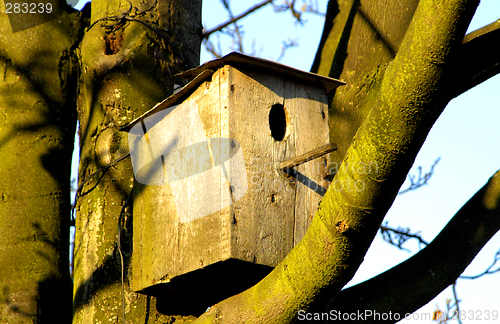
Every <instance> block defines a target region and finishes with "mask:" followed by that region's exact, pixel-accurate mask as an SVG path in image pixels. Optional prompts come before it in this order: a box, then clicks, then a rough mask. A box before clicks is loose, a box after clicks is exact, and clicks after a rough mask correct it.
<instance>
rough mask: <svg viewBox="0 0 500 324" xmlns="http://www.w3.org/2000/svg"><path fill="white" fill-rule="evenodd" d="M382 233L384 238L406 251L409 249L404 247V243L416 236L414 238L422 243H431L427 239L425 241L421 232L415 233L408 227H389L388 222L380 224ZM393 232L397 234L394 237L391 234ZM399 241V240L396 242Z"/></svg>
mask: <svg viewBox="0 0 500 324" xmlns="http://www.w3.org/2000/svg"><path fill="white" fill-rule="evenodd" d="M379 228H380V233H381V234H382V238H383V239H384V240H385V241H386V242H388V243H390V244H392V245H394V246H397V247H398V248H399V249H401V250H405V251H408V252H409V250H408V249H406V248H404V247H403V244H404V243H405V242H406V241H408V239H410V238H414V239H417V240H418V242H419V244H421V245H425V246H427V245H429V243H428V242H427V241H425V240H424V239H423V238H422V236H420V235H419V234H413V233H411V232H410V229H409V228H406V229H403V228H401V227H398V228H397V229H396V228H392V227H389V226H388V225H387V223H386V225H380V227H379ZM391 233H393V234H395V236H394V237H393V236H392V235H391ZM395 241H397V242H395Z"/></svg>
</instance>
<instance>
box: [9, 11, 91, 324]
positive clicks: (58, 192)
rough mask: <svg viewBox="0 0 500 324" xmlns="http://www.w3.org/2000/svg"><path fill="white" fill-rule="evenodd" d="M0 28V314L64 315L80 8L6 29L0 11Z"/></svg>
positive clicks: (15, 318) (14, 318) (37, 319)
mask: <svg viewBox="0 0 500 324" xmlns="http://www.w3.org/2000/svg"><path fill="white" fill-rule="evenodd" d="M2 7H3V5H2ZM64 7H66V3H65V2H64ZM53 9H54V10H56V9H57V8H53ZM2 10H4V9H2ZM0 30H1V31H0V179H1V180H0V237H1V240H0V264H1V266H0V286H1V287H0V289H1V291H0V321H1V322H2V323H56V322H57V323H61V322H65V323H69V322H70V321H71V291H72V286H71V279H70V275H69V257H68V242H69V221H70V208H71V204H70V167H71V156H72V153H73V140H74V132H75V127H76V104H75V93H76V87H75V85H76V80H77V73H76V72H77V66H78V65H77V59H76V56H74V54H73V51H74V48H75V46H76V45H77V44H78V41H79V38H80V35H79V34H80V33H81V32H82V29H81V23H80V14H79V13H78V12H73V13H67V12H63V13H62V14H61V15H60V16H59V17H58V18H56V19H54V20H52V21H49V22H47V23H44V24H41V25H39V26H35V27H33V28H29V29H25V30H22V31H19V32H16V33H13V32H12V30H11V26H10V24H9V18H8V16H7V14H5V11H4V12H2V13H0ZM48 40H50V41H48Z"/></svg>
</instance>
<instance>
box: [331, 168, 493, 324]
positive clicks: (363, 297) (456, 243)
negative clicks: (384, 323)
mask: <svg viewBox="0 0 500 324" xmlns="http://www.w3.org/2000/svg"><path fill="white" fill-rule="evenodd" d="M499 214H500V171H498V172H497V173H496V174H495V175H494V176H493V177H492V178H491V179H490V180H489V181H488V183H487V184H486V185H485V186H484V187H483V188H481V189H480V190H479V191H478V192H477V193H476V194H475V195H474V196H473V197H472V198H471V199H470V200H469V201H468V202H467V203H466V204H465V205H464V206H463V207H462V208H461V209H460V210H459V211H458V212H457V214H456V215H455V216H454V217H453V218H452V220H451V221H450V222H449V223H448V224H447V225H446V227H445V228H444V229H443V230H442V231H441V233H440V234H439V235H438V236H437V237H436V238H435V239H434V240H433V241H432V242H431V243H430V244H429V245H428V246H427V247H426V248H424V249H422V250H421V251H420V252H418V253H417V254H415V255H414V256H412V257H411V258H410V259H408V260H406V261H405V262H403V263H401V264H399V265H397V266H396V267H394V268H392V269H390V270H388V271H386V272H384V273H382V274H380V275H378V276H376V277H374V278H372V279H370V280H368V281H365V282H363V283H361V284H359V285H356V286H353V287H351V288H347V289H345V290H343V291H342V292H340V294H339V295H338V297H337V298H336V300H334V301H333V303H332V305H331V306H330V308H329V309H335V310H338V311H341V312H343V313H344V312H352V311H356V310H357V309H359V310H363V309H373V310H376V311H377V312H380V313H384V312H389V311H391V312H392V313H393V314H394V313H400V314H403V317H404V314H405V313H411V312H414V311H415V310H417V309H418V308H419V307H421V306H423V305H425V304H426V303H427V302H429V301H430V300H432V298H434V297H435V296H436V295H438V294H439V293H440V292H441V291H443V290H444V289H445V288H446V287H448V286H449V285H451V284H452V283H453V282H454V281H455V280H456V279H457V278H458V277H459V276H460V274H461V273H462V272H463V271H464V269H465V268H466V267H467V266H468V265H469V263H470V262H471V261H472V260H473V259H474V257H475V256H476V255H477V253H479V251H480V250H481V248H482V247H483V246H484V245H485V244H486V243H487V242H488V241H489V239H490V238H491V237H492V236H493V235H495V233H496V232H497V231H498V230H499V229H500V222H498V216H499ZM471 242H473V244H472V243H471ZM497 258H498V256H495V259H497ZM408 278H412V280H408ZM415 282H418V283H419V287H420V288H419V289H418V291H415V290H413V293H412V294H408V291H409V290H410V289H414V283H415ZM412 287H413V288H412ZM387 291H390V292H391V293H390V294H388V295H387V294H386V292H387Z"/></svg>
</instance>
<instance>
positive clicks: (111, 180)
mask: <svg viewBox="0 0 500 324" xmlns="http://www.w3.org/2000/svg"><path fill="white" fill-rule="evenodd" d="M132 6H133V7H132V9H131V10H130V12H127V10H128V9H129V7H130V4H129V3H128V2H126V1H118V0H114V1H97V0H96V1H93V2H92V17H91V27H90V29H88V30H87V32H86V34H85V36H84V38H83V41H82V45H81V53H82V54H81V70H82V74H81V80H80V84H81V86H80V93H79V98H78V109H79V116H78V117H79V121H80V129H79V135H80V145H81V153H80V173H79V178H80V179H84V178H86V177H87V176H89V175H90V174H92V173H94V172H96V171H98V170H101V169H102V168H103V167H104V166H106V165H107V164H109V163H110V162H111V161H113V160H115V159H116V158H118V157H120V156H123V155H125V154H126V153H127V151H126V150H124V148H125V149H126V148H128V141H127V133H126V132H119V131H118V129H119V128H120V127H121V126H124V125H126V124H128V123H129V122H130V121H132V120H133V119H134V118H136V117H138V116H140V115H141V114H142V113H144V112H145V111H147V110H149V109H150V108H152V107H153V106H154V105H155V103H157V102H159V101H161V100H163V99H164V98H166V97H167V96H168V95H169V94H171V93H172V90H173V86H174V84H173V79H174V74H175V73H178V72H180V71H182V70H185V69H187V68H191V67H195V66H197V65H198V64H199V49H200V45H201V0H191V1H174V0H172V1H162V2H157V1H152V0H150V1H132ZM124 12H126V13H127V16H126V19H123V20H120V21H117V20H116V19H114V20H113V19H109V20H102V21H97V20H98V19H101V18H103V17H108V16H114V15H120V14H121V13H124ZM141 22H142V23H141ZM94 23H95V24H94ZM113 24H115V25H114V26H112V27H106V25H113ZM82 185H83V186H82ZM80 186H82V190H81V191H80V197H79V199H78V204H77V215H78V217H77V222H76V238H75V284H74V287H75V290H74V308H75V315H74V319H73V321H74V323H96V322H103V323H104V322H106V323H108V322H109V321H112V322H114V323H117V322H121V321H122V320H123V316H124V315H125V318H126V321H127V322H128V323H142V322H145V321H147V320H153V319H157V320H162V321H172V319H171V318H170V319H169V318H168V316H163V315H161V314H159V313H158V312H157V308H156V307H155V304H156V299H155V298H154V297H146V296H145V295H141V294H137V293H135V292H133V291H132V290H131V288H130V283H129V282H128V279H129V278H130V277H131V276H130V275H128V271H129V265H130V257H131V255H132V222H131V212H130V206H128V207H127V208H124V210H123V215H121V214H122V208H123V207H124V205H125V204H126V202H127V197H128V196H129V195H130V192H131V190H132V187H133V172H132V167H131V164H130V160H129V159H125V160H123V161H121V162H119V163H117V164H115V165H113V166H112V167H111V168H109V169H107V170H105V171H104V170H102V172H100V173H99V174H98V175H96V176H95V177H94V178H92V179H91V180H90V181H88V182H87V183H85V184H84V183H82V182H80ZM119 231H121V240H120V246H121V249H118V242H117V235H118V233H119ZM121 256H123V259H122V257H121ZM122 261H123V264H122ZM122 278H124V279H125V280H124V281H123V282H122ZM122 289H123V290H124V295H122ZM122 298H123V299H122ZM148 323H149V322H148Z"/></svg>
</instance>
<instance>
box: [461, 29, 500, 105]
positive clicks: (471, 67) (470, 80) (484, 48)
mask: <svg viewBox="0 0 500 324" xmlns="http://www.w3.org/2000/svg"><path fill="white" fill-rule="evenodd" d="M499 42H500V19H499V20H497V21H495V22H493V23H491V24H489V25H487V26H484V27H483V28H480V29H478V30H476V31H474V32H472V33H470V34H467V35H466V36H465V37H464V40H463V43H462V51H461V52H462V53H461V58H460V60H461V69H460V72H459V73H460V74H459V78H458V81H457V87H456V90H455V91H454V92H453V93H452V94H451V97H452V98H454V97H457V96H459V95H460V94H462V93H464V92H466V91H467V90H469V89H471V88H473V87H475V86H476V85H478V84H480V83H482V82H484V81H486V80H488V79H489V78H491V77H493V76H495V75H496V74H498V73H500V47H499V46H498V43H499Z"/></svg>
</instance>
